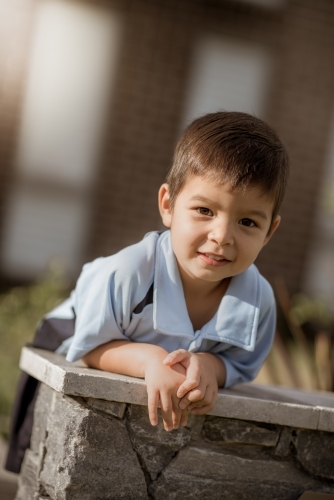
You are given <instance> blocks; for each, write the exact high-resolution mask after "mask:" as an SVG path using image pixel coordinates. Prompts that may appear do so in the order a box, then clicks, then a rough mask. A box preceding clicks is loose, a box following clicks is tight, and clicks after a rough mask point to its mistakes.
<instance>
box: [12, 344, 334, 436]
mask: <svg viewBox="0 0 334 500" xmlns="http://www.w3.org/2000/svg"><path fill="white" fill-rule="evenodd" d="M20 368H21V369H22V370H23V371H25V372H26V373H28V374H29V375H32V376H33V377H35V378H36V379H38V380H40V381H41V382H43V383H45V384H47V385H48V386H50V387H51V388H52V389H54V390H56V391H58V392H60V393H63V394H67V395H71V396H82V397H88V398H96V399H104V400H107V401H118V402H124V403H132V404H138V405H144V406H146V405H147V394H146V385H145V382H144V380H142V379H138V378H133V377H128V376H125V375H118V374H115V373H107V372H103V371H100V370H95V369H92V368H87V367H86V366H85V365H84V364H83V363H82V362H77V363H69V362H67V361H66V360H65V358H64V357H63V356H62V355H59V354H55V353H53V352H50V351H45V350H43V349H36V348H32V347H24V348H23V349H22V353H21V359H20ZM210 415H216V416H219V417H225V418H236V419H242V420H250V421H255V422H266V423H270V424H278V425H286V426H290V427H297V428H303V429H313V430H320V431H327V432H334V393H331V392H320V391H317V392H308V391H302V390H298V389H291V388H285V387H278V386H260V385H256V384H252V383H251V384H240V385H238V386H235V387H233V388H232V389H220V390H219V392H218V397H217V402H216V405H215V407H214V409H213V410H212V411H211V412H210Z"/></svg>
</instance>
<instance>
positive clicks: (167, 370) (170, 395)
mask: <svg viewBox="0 0 334 500" xmlns="http://www.w3.org/2000/svg"><path fill="white" fill-rule="evenodd" d="M218 363H220V360H219V361H218ZM217 378H218V377H217V357H216V356H214V355H213V354H210V353H203V352H198V353H191V352H188V351H186V350H184V349H178V350H177V351H173V352H171V353H170V354H168V355H167V356H165V357H162V356H158V357H156V358H154V359H153V360H150V362H149V363H148V364H147V366H146V369H145V380H146V384H147V393H148V413H149V418H150V422H151V424H152V425H157V423H158V406H159V405H160V408H161V414H162V418H163V423H164V427H165V429H166V431H171V430H173V429H177V428H179V427H182V426H185V425H186V424H187V422H188V415H189V412H191V413H193V414H195V415H203V414H204V413H208V412H209V411H210V410H212V408H213V407H214V405H215V402H216V397H217V391H218V380H217Z"/></svg>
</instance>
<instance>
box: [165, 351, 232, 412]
mask: <svg viewBox="0 0 334 500" xmlns="http://www.w3.org/2000/svg"><path fill="white" fill-rule="evenodd" d="M175 363H178V364H181V365H182V366H183V367H184V368H185V369H186V373H187V378H186V380H185V381H184V382H183V384H181V385H180V387H179V388H178V390H177V393H176V395H177V397H179V398H180V399H181V401H180V403H179V407H180V408H181V409H185V408H186V409H187V410H189V411H192V413H194V414H196V415H203V414H204V413H208V412H209V411H211V410H212V409H213V407H214V405H215V403H216V398H217V392H218V386H219V385H221V386H222V385H224V382H225V365H224V363H223V362H222V361H221V359H220V358H218V357H217V356H215V355H214V354H210V353H204V352H198V353H191V352H188V351H186V350H184V349H178V350H177V351H174V352H172V353H170V354H168V356H167V357H166V358H165V359H164V364H165V365H167V366H171V367H172V366H174V364H175Z"/></svg>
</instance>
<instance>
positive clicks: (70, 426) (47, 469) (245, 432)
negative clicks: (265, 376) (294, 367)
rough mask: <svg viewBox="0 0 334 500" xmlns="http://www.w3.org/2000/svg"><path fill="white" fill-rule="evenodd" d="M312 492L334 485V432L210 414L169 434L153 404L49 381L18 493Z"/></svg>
mask: <svg viewBox="0 0 334 500" xmlns="http://www.w3.org/2000/svg"><path fill="white" fill-rule="evenodd" d="M246 417H247V415H245V418H246ZM304 491H317V492H323V493H334V433H331V432H321V431H315V430H305V429H300V428H292V427H287V426H280V425H274V424H268V423H260V422H250V421H247V420H239V419H231V418H223V417H217V416H210V415H206V416H203V417H198V416H197V417H195V416H191V417H190V420H189V423H188V425H187V426H186V427H183V428H180V429H178V430H174V431H172V432H170V433H167V432H166V431H165V430H164V429H163V425H162V422H161V421H160V423H159V425H158V426H157V427H152V426H151V425H150V423H149V419H148V414H147V407H146V406H139V405H135V404H125V403H121V402H112V401H104V400H101V399H94V398H91V397H89V398H83V397H76V396H66V395H64V394H61V393H59V392H56V391H55V390H53V389H51V388H50V387H48V386H47V385H45V384H42V385H41V388H40V392H39V396H38V401H37V404H36V409H35V419H34V429H33V435H32V439H31V446H30V449H29V450H28V451H27V453H26V455H25V459H24V463H23V467H22V471H21V475H20V480H19V489H18V493H17V496H16V500H44V499H52V500H118V499H136V500H137V499H155V500H178V499H182V500H183V499H184V500H187V499H194V498H201V499H203V500H209V499H210V500H216V499H217V500H218V499H219V500H220V499H228V500H247V499H253V498H257V499H258V500H261V499H263V500H264V499H265V500H297V499H298V498H299V497H300V496H301V495H302V493H303V492H304Z"/></svg>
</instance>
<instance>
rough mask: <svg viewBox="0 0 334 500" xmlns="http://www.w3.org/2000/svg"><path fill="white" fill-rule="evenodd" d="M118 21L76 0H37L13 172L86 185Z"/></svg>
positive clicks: (107, 87)
mask: <svg viewBox="0 0 334 500" xmlns="http://www.w3.org/2000/svg"><path fill="white" fill-rule="evenodd" d="M119 31H120V26H119V19H118V17H117V16H116V17H115V15H114V13H113V12H111V11H110V10H109V9H104V8H101V7H94V6H89V5H87V4H84V3H82V4H81V3H77V2H75V3H74V2H73V3H72V2H67V1H66V2H65V1H62V0H58V1H56V0H47V1H44V2H42V3H41V7H40V11H39V14H38V19H37V27H36V34H35V38H34V43H33V50H32V59H31V66H30V71H29V79H28V84H27V92H26V99H25V106H24V112H23V120H22V129H21V135H20V140H19V146H18V148H19V149H18V159H17V162H18V166H19V170H20V172H21V174H24V175H26V176H29V177H31V176H38V177H39V178H40V177H42V178H44V179H49V180H51V181H52V180H56V181H58V182H59V181H60V182H65V183H67V184H69V183H70V184H73V185H75V186H77V187H80V186H82V187H84V186H87V185H88V184H89V183H90V182H91V179H92V176H93V175H94V166H95V163H96V159H97V155H98V151H99V143H100V137H101V127H102V125H103V120H104V111H105V109H106V103H107V101H108V96H109V94H110V87H111V73H112V71H113V70H114V66H115V62H116V54H117V49H118V48H117V46H118V39H119Z"/></svg>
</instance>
